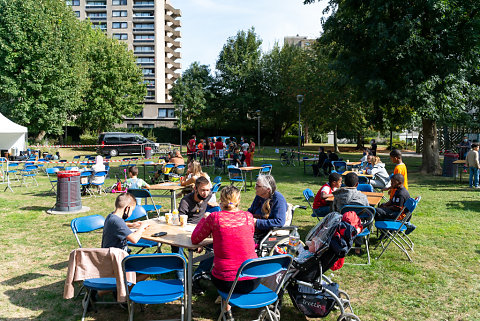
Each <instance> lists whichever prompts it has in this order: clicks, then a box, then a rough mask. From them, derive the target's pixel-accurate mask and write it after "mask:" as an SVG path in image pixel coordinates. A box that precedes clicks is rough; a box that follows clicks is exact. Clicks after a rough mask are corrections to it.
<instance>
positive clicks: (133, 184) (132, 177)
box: [127, 166, 150, 189]
mask: <svg viewBox="0 0 480 321" xmlns="http://www.w3.org/2000/svg"><path fill="white" fill-rule="evenodd" d="M137 176H138V167H137V166H130V167H129V168H128V177H129V179H127V188H129V189H142V188H147V189H148V188H150V185H148V184H147V183H146V182H145V181H144V180H143V179H141V178H138V177H137Z"/></svg>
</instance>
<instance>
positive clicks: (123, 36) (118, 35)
mask: <svg viewBox="0 0 480 321" xmlns="http://www.w3.org/2000/svg"><path fill="white" fill-rule="evenodd" d="M113 38H115V39H118V40H127V39H128V34H126V33H114V34H113Z"/></svg>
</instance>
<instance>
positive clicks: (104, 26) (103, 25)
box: [92, 23, 107, 31]
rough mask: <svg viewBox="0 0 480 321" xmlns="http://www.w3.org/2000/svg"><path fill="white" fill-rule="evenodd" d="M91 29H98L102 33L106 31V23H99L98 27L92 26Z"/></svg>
mask: <svg viewBox="0 0 480 321" xmlns="http://www.w3.org/2000/svg"><path fill="white" fill-rule="evenodd" d="M92 28H93V29H100V30H102V31H106V30H107V24H106V23H99V24H98V25H92Z"/></svg>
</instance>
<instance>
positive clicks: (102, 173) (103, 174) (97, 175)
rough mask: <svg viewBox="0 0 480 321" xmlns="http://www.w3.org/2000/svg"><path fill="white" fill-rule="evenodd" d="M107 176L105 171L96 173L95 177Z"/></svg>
mask: <svg viewBox="0 0 480 321" xmlns="http://www.w3.org/2000/svg"><path fill="white" fill-rule="evenodd" d="M107 174H108V172H107V171H101V172H96V173H95V177H103V176H107Z"/></svg>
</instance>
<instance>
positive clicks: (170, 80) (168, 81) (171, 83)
mask: <svg viewBox="0 0 480 321" xmlns="http://www.w3.org/2000/svg"><path fill="white" fill-rule="evenodd" d="M174 81H175V79H173V78H167V77H165V88H167V86H166V85H167V84H170V85H173V82H174Z"/></svg>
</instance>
